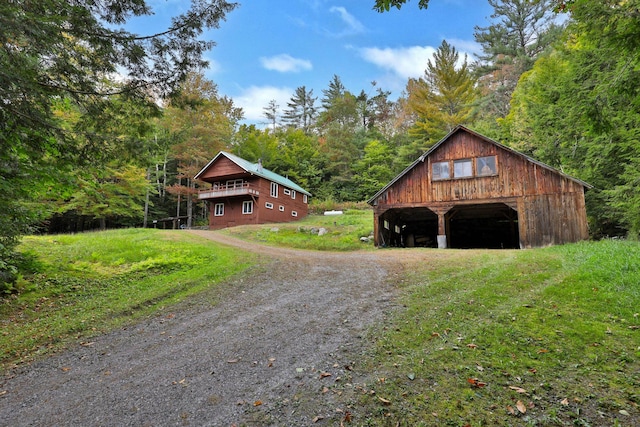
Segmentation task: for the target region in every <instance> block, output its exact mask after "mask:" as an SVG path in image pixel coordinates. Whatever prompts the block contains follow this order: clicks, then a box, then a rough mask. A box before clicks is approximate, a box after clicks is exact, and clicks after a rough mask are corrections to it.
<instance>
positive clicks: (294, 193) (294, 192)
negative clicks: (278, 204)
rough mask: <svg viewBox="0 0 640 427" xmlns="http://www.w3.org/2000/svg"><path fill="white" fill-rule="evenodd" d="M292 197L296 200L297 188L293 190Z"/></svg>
mask: <svg viewBox="0 0 640 427" xmlns="http://www.w3.org/2000/svg"><path fill="white" fill-rule="evenodd" d="M291 198H292V199H293V200H295V199H296V190H291Z"/></svg>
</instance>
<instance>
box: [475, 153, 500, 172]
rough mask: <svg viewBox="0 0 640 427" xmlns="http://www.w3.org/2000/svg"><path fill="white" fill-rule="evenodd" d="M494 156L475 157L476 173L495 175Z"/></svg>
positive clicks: (496, 170)
mask: <svg viewBox="0 0 640 427" xmlns="http://www.w3.org/2000/svg"><path fill="white" fill-rule="evenodd" d="M497 174H498V169H497V168H496V156H487V157H478V158H477V159H476V175H478V176H487V175H497Z"/></svg>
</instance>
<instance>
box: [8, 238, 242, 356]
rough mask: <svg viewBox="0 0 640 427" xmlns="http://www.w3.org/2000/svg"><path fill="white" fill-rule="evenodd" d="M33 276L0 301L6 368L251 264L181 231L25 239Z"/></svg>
mask: <svg viewBox="0 0 640 427" xmlns="http://www.w3.org/2000/svg"><path fill="white" fill-rule="evenodd" d="M19 249H20V251H21V252H22V253H23V254H25V256H26V257H27V259H28V260H30V261H29V265H27V266H25V267H27V268H28V270H29V271H30V273H29V274H28V275H26V276H25V277H23V278H22V279H21V280H20V281H19V282H18V285H17V290H18V292H17V293H15V294H13V295H9V296H5V297H4V298H3V299H1V300H0V330H1V331H2V332H1V333H0V349H1V351H0V363H1V364H2V366H3V367H6V366H8V365H9V364H11V363H16V362H20V361H23V360H30V359H32V358H34V357H36V356H38V355H39V354H43V353H48V352H50V351H52V350H56V349H58V348H60V347H61V346H64V345H66V344H67V343H69V342H73V341H78V340H83V339H87V337H89V336H91V335H94V334H96V333H99V332H101V331H105V330H108V329H110V328H113V327H116V326H118V325H121V324H123V323H126V322H131V321H132V320H135V319H136V318H139V317H140V316H145V315H149V314H151V313H153V312H155V311H157V310H161V309H162V308H163V307H167V306H170V305H172V304H174V303H176V302H177V301H180V300H182V299H184V298H186V297H188V296H190V295H193V294H195V293H199V292H202V291H204V290H207V289H211V288H214V287H216V286H219V285H218V284H219V283H220V282H221V281H222V280H223V279H224V278H226V277H228V276H230V275H233V274H235V273H237V272H239V271H241V270H243V269H244V268H246V267H248V266H249V265H250V263H251V257H247V254H243V253H241V252H240V251H237V250H234V251H230V250H226V249H222V248H221V247H220V246H217V245H215V244H213V243H212V242H208V241H203V240H201V239H199V238H197V237H195V236H193V235H190V234H188V233H184V232H180V231H160V230H150V229H146V230H144V229H128V230H117V231H106V232H95V233H84V234H75V235H55V236H38V237H26V238H25V239H24V240H23V243H22V244H21V246H20V247H19Z"/></svg>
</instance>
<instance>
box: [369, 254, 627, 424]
mask: <svg viewBox="0 0 640 427" xmlns="http://www.w3.org/2000/svg"><path fill="white" fill-rule="evenodd" d="M427 253H428V252H427ZM428 261H429V265H428V266H425V265H423V263H422V262H416V263H412V264H410V265H408V266H407V268H408V269H409V270H411V271H413V273H411V275H410V280H409V282H410V285H409V286H408V287H407V288H405V295H406V296H405V298H404V299H403V303H404V304H405V305H406V310H404V311H402V312H401V313H399V314H398V315H397V317H396V318H394V319H393V322H392V324H391V325H390V326H389V328H388V329H387V331H386V332H384V333H382V334H381V335H379V336H377V337H374V338H376V339H377V345H376V348H375V351H374V352H373V353H372V354H371V355H370V357H369V358H367V362H366V364H365V368H364V369H365V370H369V371H371V372H376V373H377V374H376V377H377V378H378V380H377V381H375V382H372V383H371V384H369V387H370V389H371V390H374V391H375V394H371V392H370V390H366V393H365V392H363V394H362V398H361V402H360V403H361V404H362V405H364V407H365V408H367V410H366V416H365V417H364V418H365V419H363V420H360V421H361V422H362V423H363V424H366V425H408V426H409V425H410V426H414V425H415V426H418V425H452V426H453V425H455V426H463V425H471V426H500V425H502V426H512V425H558V426H561V425H594V426H596V425H597V426H600V425H623V426H631V425H640V413H639V411H638V405H640V330H639V329H638V326H639V325H640V319H639V318H638V316H639V314H638V312H639V311H640V245H639V244H638V243H631V242H619V241H602V242H596V243H579V244H572V245H564V246H557V247H553V248H547V249H539V250H528V251H473V252H467V251H452V252H451V253H449V254H448V255H447V257H445V258H443V259H441V260H438V259H437V258H432V257H429V258H428ZM380 398H382V399H380Z"/></svg>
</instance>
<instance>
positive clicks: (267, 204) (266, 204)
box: [264, 202, 273, 209]
mask: <svg viewBox="0 0 640 427" xmlns="http://www.w3.org/2000/svg"><path fill="white" fill-rule="evenodd" d="M264 207H265V208H267V209H273V203H270V202H265V204H264Z"/></svg>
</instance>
